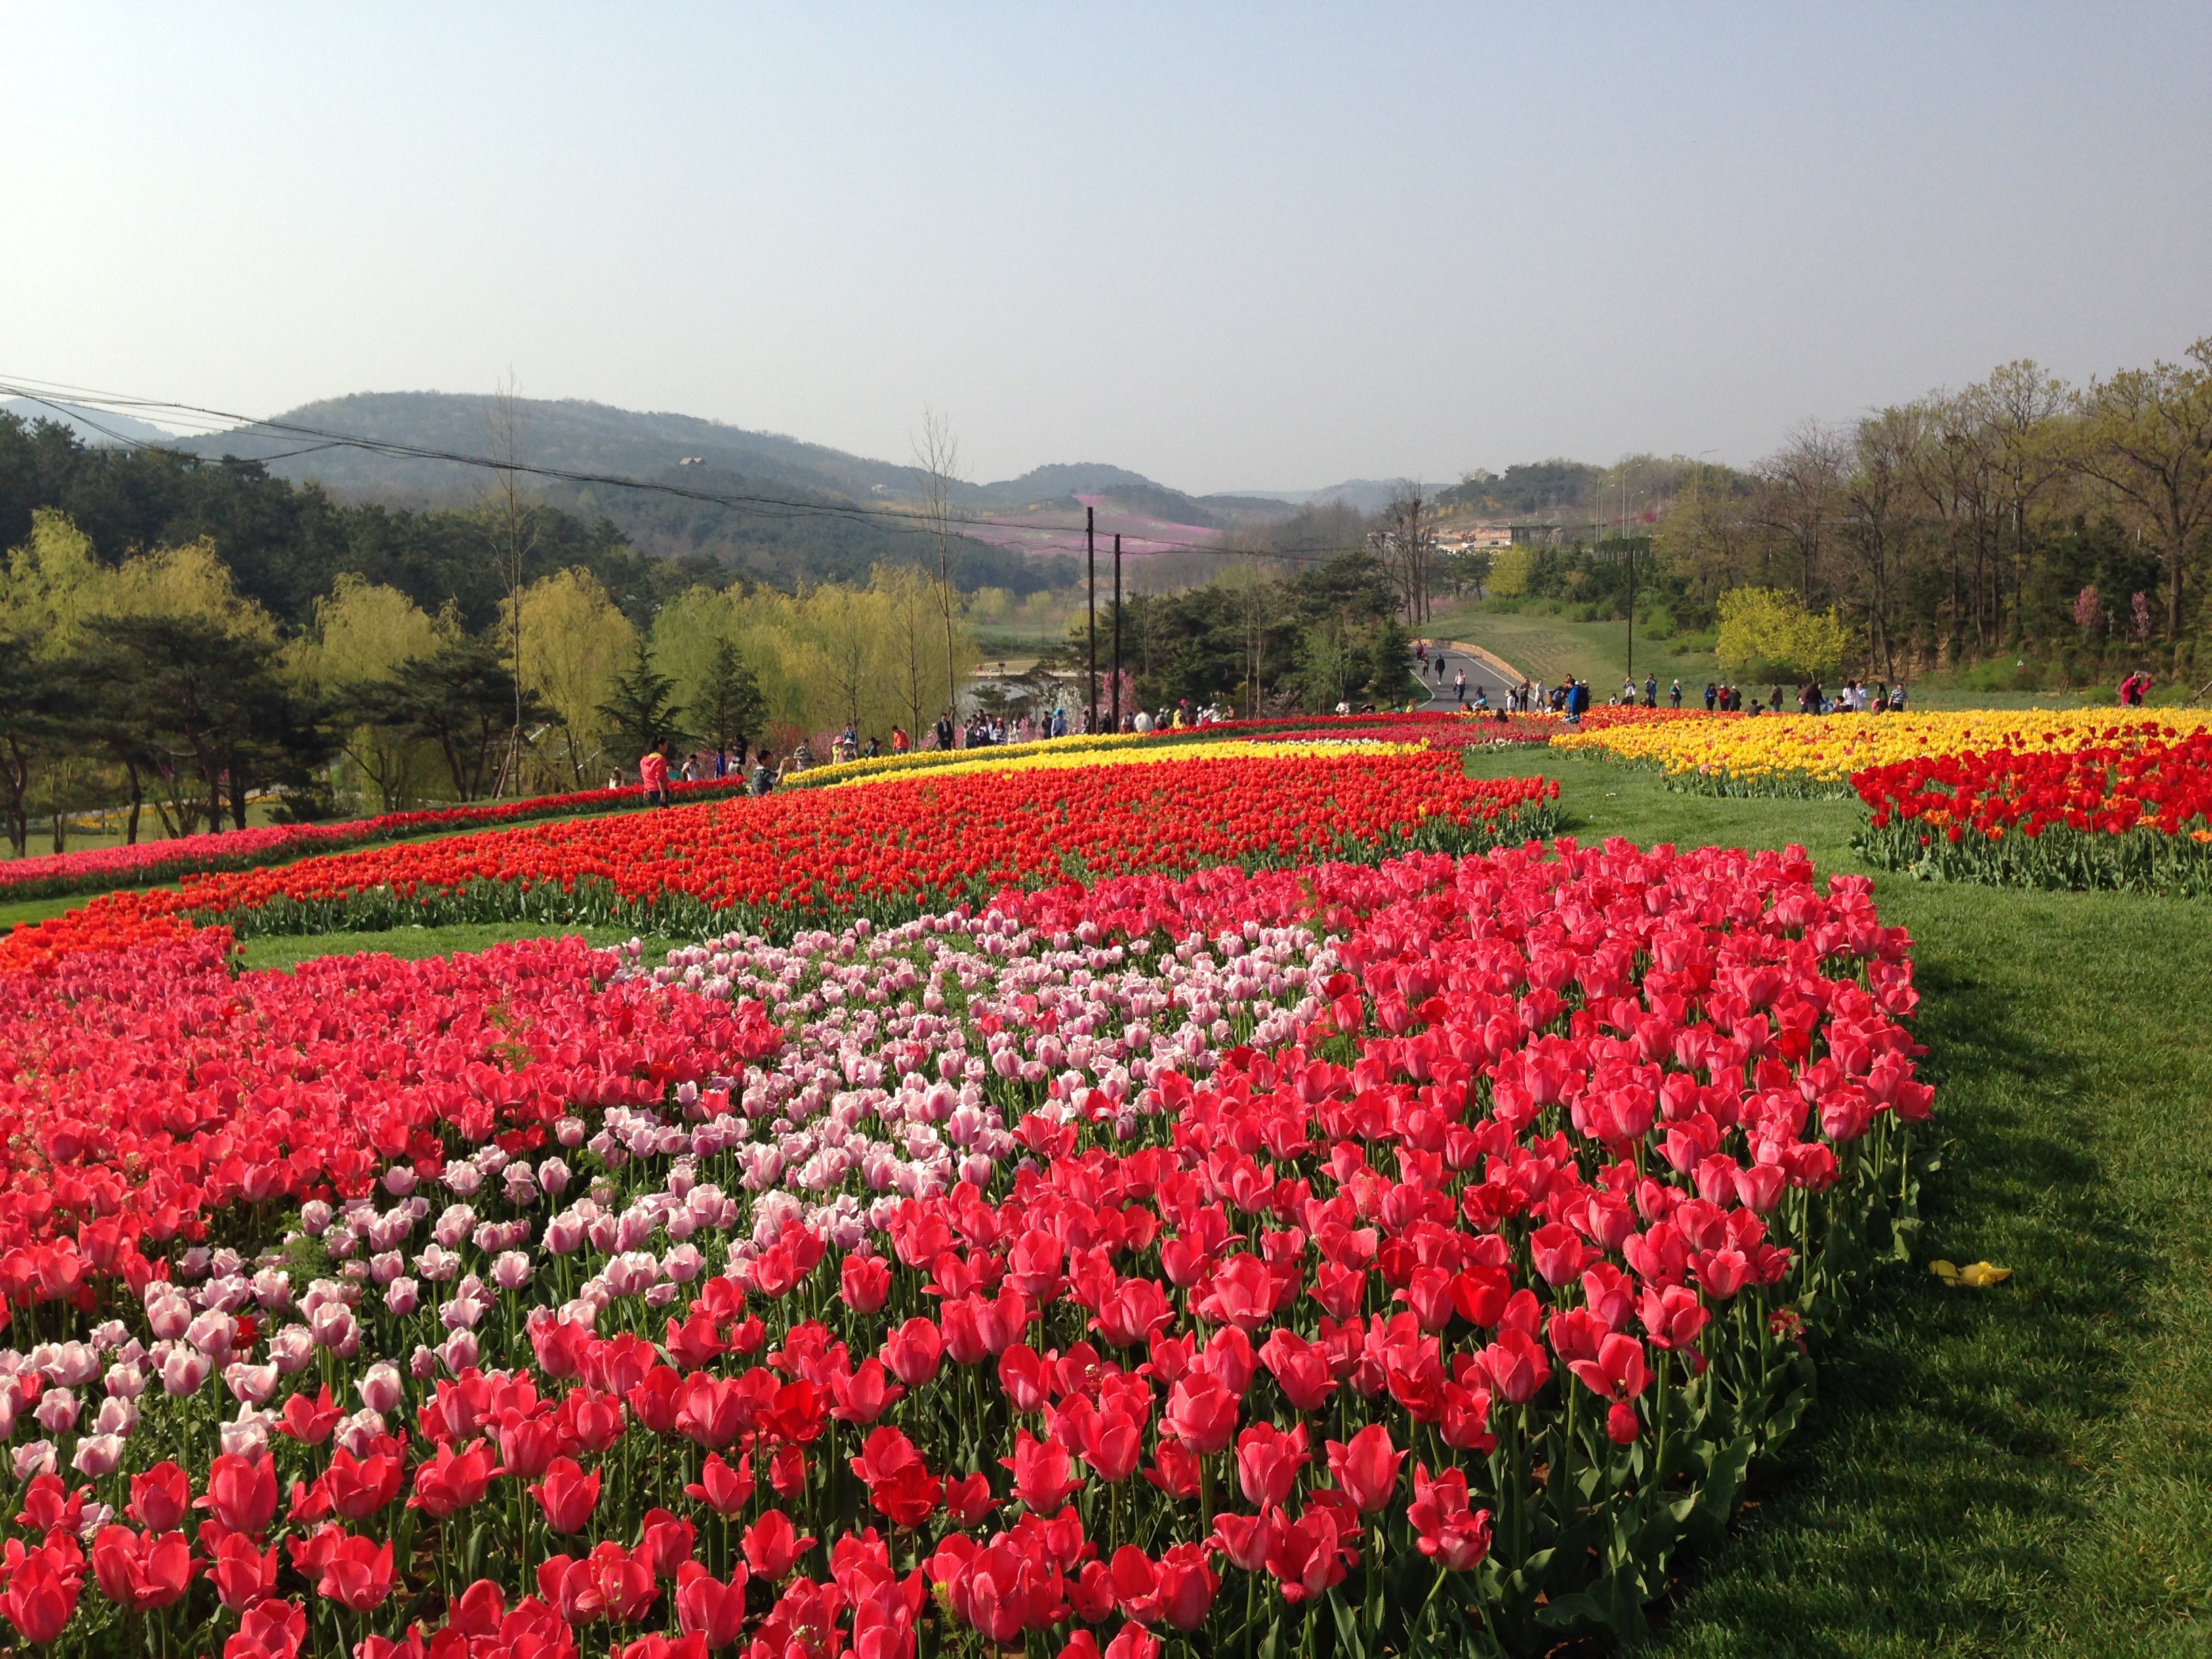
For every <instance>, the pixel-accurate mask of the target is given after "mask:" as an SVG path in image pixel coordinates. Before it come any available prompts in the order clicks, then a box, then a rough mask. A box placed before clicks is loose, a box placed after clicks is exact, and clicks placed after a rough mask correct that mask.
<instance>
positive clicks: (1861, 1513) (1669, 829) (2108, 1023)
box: [1470, 753, 2212, 1659]
mask: <svg viewBox="0 0 2212 1659" xmlns="http://www.w3.org/2000/svg"><path fill="white" fill-rule="evenodd" d="M1470 769H1472V770H1474V772H1475V773H1477V775H1483V776H1504V775H1516V774H1519V773H1522V772H1537V771H1541V772H1547V773H1549V774H1550V775H1553V776H1555V777H1558V778H1559V779H1560V780H1561V781H1562V785H1563V790H1562V799H1561V803H1560V804H1561V805H1562V807H1563V808H1564V809H1565V812H1566V814H1567V817H1568V823H1567V833H1570V834H1573V835H1577V836H1580V837H1582V838H1583V839H1584V840H1585V841H1589V840H1595V839H1598V838H1601V837H1602V836H1609V835H1619V836H1629V837H1631V838H1632V839H1633V840H1635V841H1638V842H1643V843H1645V844H1649V843H1651V842H1662V841H1668V842H1676V843H1678V844H1681V845H1691V844H1695V843H1702V842H1722V843H1727V844H1733V845H1736V846H1744V847H1780V846H1784V845H1785V844H1787V843H1789V842H1793V841H1794V842H1799V843H1801V844H1802V845H1803V846H1805V847H1806V848H1808V850H1809V851H1810V852H1811V853H1812V854H1813V856H1814V859H1815V860H1817V861H1818V863H1819V864H1820V867H1821V868H1822V869H1823V870H1824V871H1854V872H1860V873H1864V874H1868V875H1872V876H1874V877H1875V886H1876V891H1877V894H1878V897H1879V902H1880V903H1881V909H1882V914H1883V915H1884V917H1885V919H1887V920H1888V921H1893V922H1899V923H1902V924H1904V925H1905V927H1909V928H1911V932H1912V935H1913V938H1914V939H1915V941H1916V945H1915V952H1914V954H1915V958H1916V960H1917V963H1918V971H1917V983H1918V985H1919V987H1920V990H1921V994H1922V998H1923V1000H1922V1004H1921V1013H1920V1018H1919V1021H1918V1034H1919V1036H1920V1039H1921V1041H1923V1042H1925V1043H1926V1044H1927V1045H1928V1046H1929V1054H1928V1057H1927V1059H1926V1060H1925V1061H1924V1062H1923V1065H1924V1066H1925V1067H1926V1071H1925V1073H1924V1075H1926V1076H1927V1077H1929V1079H1930V1080H1931V1081H1933V1082H1935V1083H1936V1085H1938V1088H1939V1091H1940V1092H1939V1094H1938V1098H1937V1124H1938V1127H1939V1128H1940V1131H1941V1133H1942V1138H1943V1139H1944V1141H1945V1143H1946V1145H1945V1146H1944V1150H1943V1167H1942V1170H1939V1171H1938V1172H1936V1174H1935V1175H1934V1176H1931V1177H1930V1178H1929V1181H1928V1182H1927V1183H1926V1185H1925V1186H1924V1187H1923V1193H1922V1207H1923V1218H1924V1222H1925V1231H1924V1232H1923V1237H1922V1241H1921V1243H1920V1245H1919V1247H1918V1248H1917V1250H1916V1251H1915V1258H1914V1261H1912V1263H1911V1265H1910V1266H1905V1265H1901V1264H1900V1265H1897V1266H1893V1267H1887V1268H1884V1269H1883V1270H1881V1272H1879V1273H1876V1274H1875V1277H1874V1279H1872V1281H1871V1282H1870V1283H1869V1285H1868V1286H1867V1288H1866V1291H1865V1292H1864V1294H1863V1297H1861V1299H1860V1301H1859V1303H1858V1304H1857V1306H1856V1307H1855V1308H1854V1309H1853V1310H1851V1311H1850V1314H1849V1316H1848V1318H1847V1323H1846V1328H1844V1330H1843V1332H1842V1333H1841V1334H1839V1335H1838V1336H1837V1337H1835V1338H1832V1339H1831V1340H1828V1341H1826V1343H1825V1344H1824V1345H1823V1346H1822V1348H1821V1351H1820V1359H1821V1395H1820V1402H1819V1404H1818V1405H1817V1407H1815V1408H1814V1411H1813V1412H1812V1413H1810V1414H1809V1415H1808V1419H1807V1420H1806V1423H1805V1425H1804V1426H1803V1428H1802V1430H1801V1431H1800V1433H1799V1435H1798V1437H1797V1438H1796V1441H1795V1442H1794V1443H1793V1445H1792V1446H1791V1448H1790V1450H1789V1451H1788V1453H1787V1454H1786V1457H1785V1466H1784V1467H1783V1468H1779V1469H1777V1470H1773V1471H1769V1472H1767V1474H1766V1475H1765V1478H1764V1479H1763V1480H1762V1481H1761V1482H1760V1484H1759V1488H1758V1490H1757V1492H1755V1497H1756V1499H1757V1503H1756V1506H1755V1507H1754V1508H1753V1510H1750V1511H1749V1512H1747V1514H1746V1515H1745V1516H1742V1517H1741V1519H1740V1520H1739V1522H1738V1523H1737V1525H1736V1527H1735V1529H1734V1531H1733V1533H1732V1534H1731V1536H1730V1538H1729V1541H1728V1543H1727V1545H1726V1546H1725V1547H1723V1548H1722V1549H1720V1550H1718V1551H1717V1552H1715V1553H1713V1554H1712V1555H1711V1557H1709V1558H1708V1559H1705V1560H1703V1561H1699V1562H1695V1563H1692V1564H1690V1565H1689V1568H1688V1571H1687V1572H1686V1576H1685V1577H1684V1579H1683V1581H1682V1582H1681V1583H1680V1584H1678V1585H1677V1586H1676V1593H1675V1596H1674V1601H1673V1603H1672V1605H1671V1606H1670V1607H1668V1608H1666V1609H1664V1610H1663V1611H1662V1613H1661V1615H1660V1617H1659V1618H1658V1620H1657V1621H1656V1632H1655V1634H1654V1636H1653V1637H1652V1638H1651V1639H1650V1641H1649V1642H1648V1643H1647V1644H1644V1647H1643V1648H1642V1649H1641V1650H1640V1651H1641V1652H1643V1653H1645V1654H1649V1655H1655V1656H1656V1655H1669V1656H1673V1655H1680V1656H1699V1659H1704V1656H1713V1659H1719V1656H1724V1655H1725V1656H1741V1655H1766V1654H1775V1655H1785V1654H1786V1655H1797V1654H1818V1655H1838V1656H1858V1655H1868V1656H1874V1655H1881V1656H1891V1655H1895V1656H1905V1655H1913V1656H1918V1655H1931V1654H1937V1655H1984V1654H1989V1655H1996V1654H2002V1655H2007V1656H2011V1655H2062V1654H2063V1655H2077V1654H2091V1655H2106V1654H2109V1655H2113V1656H2123V1655H2124V1656H2164V1655H2176V1656H2179V1655H2185V1654H2187V1655H2202V1654H2205V1653H2207V1652H2212V904H2207V903H2205V902H2198V901H2185V900H2184V901H2168V900H2159V899H2153V898H2145V897H2139V896H2131V895H2123V894H2075V893H2028V892H2012V891H2006V890H1998V889H1994V888H1985V887H1972V886H1963V885H1961V886H1933V885H1926V884H1920V883H1917V882H1914V881H1912V880H1911V879H1909V878H1903V877H1896V876H1888V875H1883V874H1880V873H1878V872H1874V871H1872V870H1871V869H1869V868H1867V867H1866V866H1863V865H1861V864H1860V863H1859V862H1858V861H1857V860H1856V859H1855V858H1854V856H1853V855H1852V854H1851V852H1850V845H1849V837H1850V832H1851V829H1853V828H1854V827H1855V825H1856V824H1857V821H1858V816H1859V808H1858V807H1857V805H1856V804H1855V803H1846V802H1820V801H1765V800H1733V799H1712V798H1710V797H1705V796H1698V795H1686V794H1676V793H1672V792H1669V791H1668V790H1667V789H1665V788H1664V787H1662V785H1661V784H1660V783H1659V781H1658V779H1657V776H1656V774H1654V773H1651V772H1648V771H1645V770H1644V769H1638V768H1630V767H1624V766H1619V765H1613V764H1609V763H1606V762H1603V761H1600V760H1596V759H1593V758H1587V757H1576V756H1569V755H1564V754H1557V755H1554V754H1544V753H1507V754H1494V755H1482V756H1477V757H1474V758H1473V759H1471V761H1470ZM1937 1257H1943V1258H1948V1260H1950V1261H1954V1262H1958V1263H1961V1264H1964V1263H1966V1262H1970V1261H1980V1260H1984V1259H1987V1260H1990V1261H1996V1262H1998V1263H2000V1264H2002V1266H2005V1267H2010V1268H2012V1269H2013V1277H2012V1278H2011V1279H2010V1280H2008V1282H2006V1283H2005V1284H2003V1285H2000V1286H1997V1287H1996V1288H1994V1289H1991V1290H1987V1291H1963V1290H1953V1289H1948V1288H1947V1287H1946V1286H1944V1285H1942V1283H1941V1282H1939V1281H1938V1280H1937V1279H1936V1278H1935V1277H1934V1276H1933V1275H1932V1274H1930V1273H1929V1270H1928V1267H1927V1263H1928V1262H1929V1261H1930V1260H1932V1259H1935V1258H1937Z"/></svg>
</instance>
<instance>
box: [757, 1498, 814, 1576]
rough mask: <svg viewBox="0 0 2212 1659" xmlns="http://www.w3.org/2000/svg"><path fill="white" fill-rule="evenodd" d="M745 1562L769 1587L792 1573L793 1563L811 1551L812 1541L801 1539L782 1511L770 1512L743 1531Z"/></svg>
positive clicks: (788, 1517)
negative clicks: (766, 1581)
mask: <svg viewBox="0 0 2212 1659" xmlns="http://www.w3.org/2000/svg"><path fill="white" fill-rule="evenodd" d="M813 1547H814V1541H813V1540H812V1539H811V1538H801V1537H800V1536H799V1529H798V1528H795V1527H793V1525H792V1524H791V1517H790V1516H787V1515H786V1514H785V1513H784V1512H783V1511H782V1510H768V1511H767V1512H765V1513H764V1514H763V1515H762V1516H761V1518H760V1519H759V1520H757V1521H756V1522H753V1523H752V1525H750V1527H747V1528H745V1533H744V1550H745V1559H746V1561H748V1562H749V1563H750V1564H751V1566H752V1570H753V1572H754V1573H755V1575H756V1576H757V1577H762V1578H765V1579H767V1580H768V1581H769V1583H771V1584H773V1583H778V1582H780V1581H781V1579H782V1577H783V1576H784V1574H786V1573H787V1572H789V1571H791V1566H792V1563H793V1562H794V1561H796V1560H798V1559H799V1557H800V1556H802V1555H804V1554H805V1553H806V1552H807V1551H809V1550H811V1549H812V1548H813Z"/></svg>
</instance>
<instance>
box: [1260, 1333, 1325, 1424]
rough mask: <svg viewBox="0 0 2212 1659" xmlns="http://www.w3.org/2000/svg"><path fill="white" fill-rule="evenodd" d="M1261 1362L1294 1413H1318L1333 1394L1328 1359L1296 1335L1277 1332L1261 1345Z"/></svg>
mask: <svg viewBox="0 0 2212 1659" xmlns="http://www.w3.org/2000/svg"><path fill="white" fill-rule="evenodd" d="M1260 1360H1261V1364H1264V1365H1266V1366H1267V1370H1268V1372H1269V1374H1270V1375H1271V1376H1273V1377H1274V1379H1275V1382H1276V1383H1277V1384H1278V1385H1279V1387H1280V1388H1281V1389H1282V1390H1283V1394H1284V1397H1285V1398H1286V1399H1287V1400H1289V1401H1290V1402H1291V1406H1292V1407H1293V1408H1295V1409H1296V1410H1298V1411H1302V1412H1312V1411H1319V1410H1320V1409H1321V1408H1322V1406H1323V1405H1325V1404H1326V1403H1327V1402H1328V1397H1329V1396H1330V1395H1333V1394H1334V1393H1335V1392H1336V1380H1335V1378H1334V1377H1333V1376H1330V1375H1329V1370H1328V1356H1327V1355H1325V1354H1324V1353H1322V1351H1321V1350H1320V1349H1319V1348H1317V1347H1316V1346H1314V1345H1313V1344H1312V1343H1310V1342H1308V1341H1307V1340H1305V1339H1304V1337H1302V1336H1299V1335H1298V1334H1297V1333H1296V1332H1293V1331H1289V1330H1284V1329H1280V1328H1279V1329H1277V1330H1276V1331H1275V1332H1274V1333H1273V1334H1272V1335H1270V1336H1269V1337H1268V1338H1267V1341H1266V1343H1265V1344H1263V1345H1262V1346H1261V1349H1260Z"/></svg>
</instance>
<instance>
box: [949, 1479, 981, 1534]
mask: <svg viewBox="0 0 2212 1659" xmlns="http://www.w3.org/2000/svg"><path fill="white" fill-rule="evenodd" d="M992 1507H993V1505H992V1498H991V1483H990V1480H988V1479H987V1477H985V1476H983V1475H981V1474H968V1475H962V1476H960V1477H959V1478H957V1479H948V1480H946V1481H945V1513H946V1514H948V1515H950V1516H951V1517H952V1524H953V1525H954V1526H956V1527H972V1526H974V1525H975V1524H976V1522H979V1521H981V1520H982V1518H983V1517H984V1516H987V1515H988V1514H989V1513H990V1512H991V1510H992Z"/></svg>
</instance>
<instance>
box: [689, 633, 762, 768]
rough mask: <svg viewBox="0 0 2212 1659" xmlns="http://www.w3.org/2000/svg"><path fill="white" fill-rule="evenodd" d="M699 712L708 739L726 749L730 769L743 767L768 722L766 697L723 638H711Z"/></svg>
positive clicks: (717, 746) (744, 663) (736, 648)
mask: <svg viewBox="0 0 2212 1659" xmlns="http://www.w3.org/2000/svg"><path fill="white" fill-rule="evenodd" d="M698 714H699V718H700V720H701V721H702V724H704V725H705V726H706V727H707V732H706V737H707V738H708V741H709V742H711V743H712V744H714V746H715V747H716V748H717V749H720V750H726V751H728V753H729V757H730V766H731V769H732V770H733V771H734V770H736V769H738V768H740V767H742V766H744V763H745V755H746V753H747V751H749V750H750V749H751V747H752V744H753V740H754V738H757V737H758V736H759V735H760V732H761V728H762V726H764V725H765V724H766V723H767V721H768V699H767V698H766V697H764V696H762V695H761V689H760V680H759V678H758V677H757V676H756V675H755V674H754V672H753V671H752V669H751V668H750V666H749V665H747V664H746V662H745V659H744V658H743V657H742V656H740V655H739V654H738V647H736V646H734V645H732V644H731V643H730V641H727V640H726V639H723V640H717V641H714V659H713V660H712V661H711V662H710V663H708V665H707V678H706V681H705V683H704V684H702V685H701V687H700V688H699V708H698Z"/></svg>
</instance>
